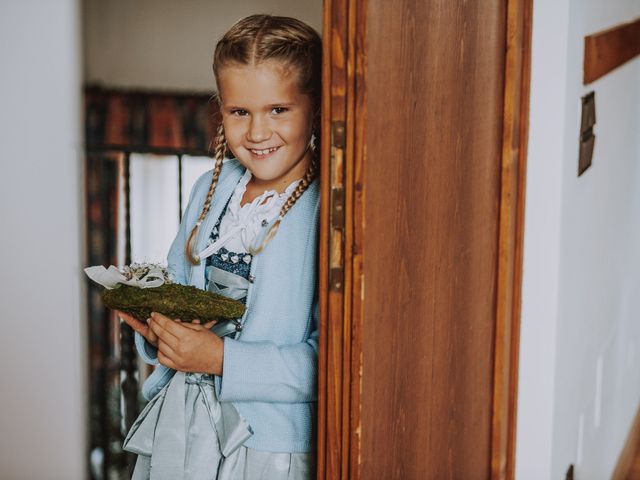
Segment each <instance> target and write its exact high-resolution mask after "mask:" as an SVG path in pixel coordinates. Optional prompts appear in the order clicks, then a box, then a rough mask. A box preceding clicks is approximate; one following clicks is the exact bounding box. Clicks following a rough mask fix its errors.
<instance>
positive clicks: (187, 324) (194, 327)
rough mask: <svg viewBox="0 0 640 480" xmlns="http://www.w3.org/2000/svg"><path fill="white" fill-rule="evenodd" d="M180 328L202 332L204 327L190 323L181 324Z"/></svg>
mask: <svg viewBox="0 0 640 480" xmlns="http://www.w3.org/2000/svg"><path fill="white" fill-rule="evenodd" d="M182 326H183V327H184V328H188V329H189V330H195V331H201V330H204V327H203V326H202V325H200V324H195V325H194V324H192V323H183V324H182Z"/></svg>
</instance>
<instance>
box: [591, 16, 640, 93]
mask: <svg viewBox="0 0 640 480" xmlns="http://www.w3.org/2000/svg"><path fill="white" fill-rule="evenodd" d="M636 55H640V18H639V19H637V20H635V21H633V22H629V23H623V24H620V25H616V26H615V27H612V28H609V29H607V30H603V31H601V32H597V33H594V34H592V35H587V36H586V37H584V77H583V83H584V84H585V85H586V84H587V83H591V82H593V81H594V80H597V79H598V78H600V77H602V76H604V75H606V74H607V73H609V72H610V71H612V70H614V69H616V68H618V67H619V66H620V65H622V64H624V63H626V62H628V61H629V60H631V59H632V58H634V57H635V56H636Z"/></svg>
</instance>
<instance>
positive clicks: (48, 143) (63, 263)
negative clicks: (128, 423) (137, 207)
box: [0, 0, 87, 480]
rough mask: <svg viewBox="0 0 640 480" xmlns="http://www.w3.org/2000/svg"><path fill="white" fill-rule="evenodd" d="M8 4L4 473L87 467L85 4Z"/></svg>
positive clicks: (1, 26) (52, 475) (70, 0)
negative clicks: (82, 28)
mask: <svg viewBox="0 0 640 480" xmlns="http://www.w3.org/2000/svg"><path fill="white" fill-rule="evenodd" d="M1 8H2V14H1V15H0V65H2V75H0V105H2V108H1V109H0V141H1V143H2V173H0V212H1V218H2V222H1V224H0V225H1V227H0V228H1V229H2V230H1V234H0V265H1V267H2V268H1V277H0V285H1V289H0V304H1V305H2V333H1V334H0V362H1V363H0V364H1V368H0V385H1V386H2V387H1V393H0V405H1V408H0V432H2V433H1V434H0V478H3V479H4V478H6V479H12V480H16V479H28V480H32V479H43V480H46V479H62V478H64V479H69V480H74V479H81V478H84V477H85V471H86V460H85V457H86V452H85V450H86V424H87V422H86V417H87V412H86V410H87V408H86V398H87V397H86V395H87V394H86V383H87V382H86V378H85V375H86V368H85V365H86V360H85V359H86V351H85V345H86V343H87V337H86V331H85V327H84V324H83V323H82V322H81V320H80V319H81V318H84V301H83V298H84V295H83V290H82V288H81V285H82V283H81V281H80V279H81V274H82V270H81V266H82V265H81V255H82V253H83V245H84V242H83V240H82V239H83V231H82V229H83V226H84V222H83V221H82V219H83V218H84V216H83V214H82V207H81V205H82V203H81V194H82V183H81V179H82V176H81V161H80V158H81V157H80V143H81V140H80V103H79V99H80V69H79V60H80V53H79V50H78V46H79V24H78V5H77V4H76V1H74V0H59V1H56V2H49V1H44V0H41V1H36V0H30V1H27V0H22V1H18V0H13V1H3V2H2V7H1ZM81 312H82V315H81Z"/></svg>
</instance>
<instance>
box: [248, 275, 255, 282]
mask: <svg viewBox="0 0 640 480" xmlns="http://www.w3.org/2000/svg"><path fill="white" fill-rule="evenodd" d="M255 279H256V277H254V276H253V275H249V282H250V283H253V281H254V280H255Z"/></svg>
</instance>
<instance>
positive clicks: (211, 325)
mask: <svg viewBox="0 0 640 480" xmlns="http://www.w3.org/2000/svg"><path fill="white" fill-rule="evenodd" d="M216 323H218V321H217V320H211V321H209V322H207V323H205V324H204V328H206V329H207V330H209V329H210V328H211V327H213V326H214V325H215V324H216Z"/></svg>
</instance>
